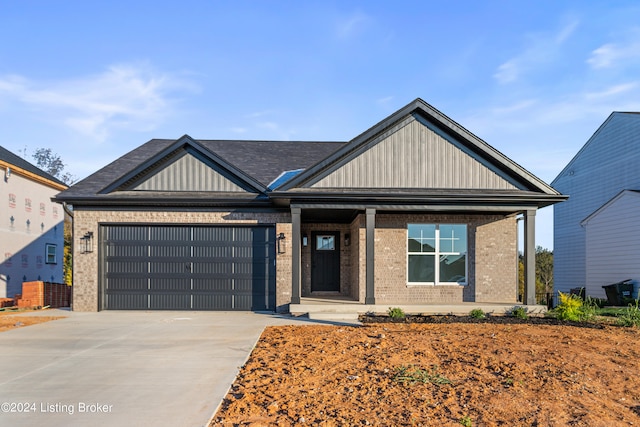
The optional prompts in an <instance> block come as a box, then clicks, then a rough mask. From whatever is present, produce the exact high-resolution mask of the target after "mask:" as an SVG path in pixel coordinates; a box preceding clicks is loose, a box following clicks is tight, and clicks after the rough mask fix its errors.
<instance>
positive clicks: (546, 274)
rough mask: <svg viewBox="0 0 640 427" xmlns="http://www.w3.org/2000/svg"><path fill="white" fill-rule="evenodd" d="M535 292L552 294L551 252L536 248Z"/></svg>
mask: <svg viewBox="0 0 640 427" xmlns="http://www.w3.org/2000/svg"><path fill="white" fill-rule="evenodd" d="M536 292H540V293H549V292H553V252H552V251H550V250H549V249H545V248H543V247H542V246H538V247H536Z"/></svg>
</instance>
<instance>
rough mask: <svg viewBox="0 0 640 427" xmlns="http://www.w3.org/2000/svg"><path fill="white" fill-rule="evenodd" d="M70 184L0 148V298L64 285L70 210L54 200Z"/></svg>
mask: <svg viewBox="0 0 640 427" xmlns="http://www.w3.org/2000/svg"><path fill="white" fill-rule="evenodd" d="M66 188H67V186H66V185H65V184H64V183H63V182H61V181H60V180H58V179H56V178H55V177H53V176H51V175H50V174H48V173H46V172H44V171H42V170H40V169H39V168H37V167H35V166H34V165H32V164H31V163H29V162H27V161H26V160H24V159H22V158H21V157H19V156H16V155H15V154H13V153H11V152H10V151H8V150H6V149H4V148H2V147H0V198H1V199H0V200H1V201H0V218H1V220H0V297H2V298H4V297H9V298H11V297H13V296H14V295H15V294H17V293H20V292H21V289H22V282H25V281H35V280H41V281H46V282H54V283H62V282H63V265H64V262H63V257H64V210H63V207H62V206H61V205H60V204H58V203H54V202H52V201H51V198H52V197H53V196H55V195H56V194H58V193H59V192H60V191H61V190H64V189H66Z"/></svg>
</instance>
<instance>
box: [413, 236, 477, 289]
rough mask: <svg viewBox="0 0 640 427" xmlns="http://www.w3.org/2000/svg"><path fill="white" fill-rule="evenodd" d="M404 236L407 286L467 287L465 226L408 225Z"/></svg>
mask: <svg viewBox="0 0 640 427" xmlns="http://www.w3.org/2000/svg"><path fill="white" fill-rule="evenodd" d="M407 235H408V243H407V258H408V259H407V281H408V283H409V284H412V285H420V284H429V285H452V284H461V285H464V284H466V283H467V226H466V224H409V225H408V226H407Z"/></svg>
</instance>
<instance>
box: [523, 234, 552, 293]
mask: <svg viewBox="0 0 640 427" xmlns="http://www.w3.org/2000/svg"><path fill="white" fill-rule="evenodd" d="M551 292H553V252H552V251H550V250H549V249H546V248H543V247H542V246H537V247H536V293H537V294H544V293H551ZM518 293H519V294H520V295H524V255H523V254H522V253H520V254H518Z"/></svg>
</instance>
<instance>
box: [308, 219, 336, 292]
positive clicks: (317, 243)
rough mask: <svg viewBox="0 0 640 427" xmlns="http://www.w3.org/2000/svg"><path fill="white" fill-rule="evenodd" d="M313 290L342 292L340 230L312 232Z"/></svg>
mask: <svg viewBox="0 0 640 427" xmlns="http://www.w3.org/2000/svg"><path fill="white" fill-rule="evenodd" d="M311 292H340V232H338V231H329V232H319V231H314V232H313V233H311Z"/></svg>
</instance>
